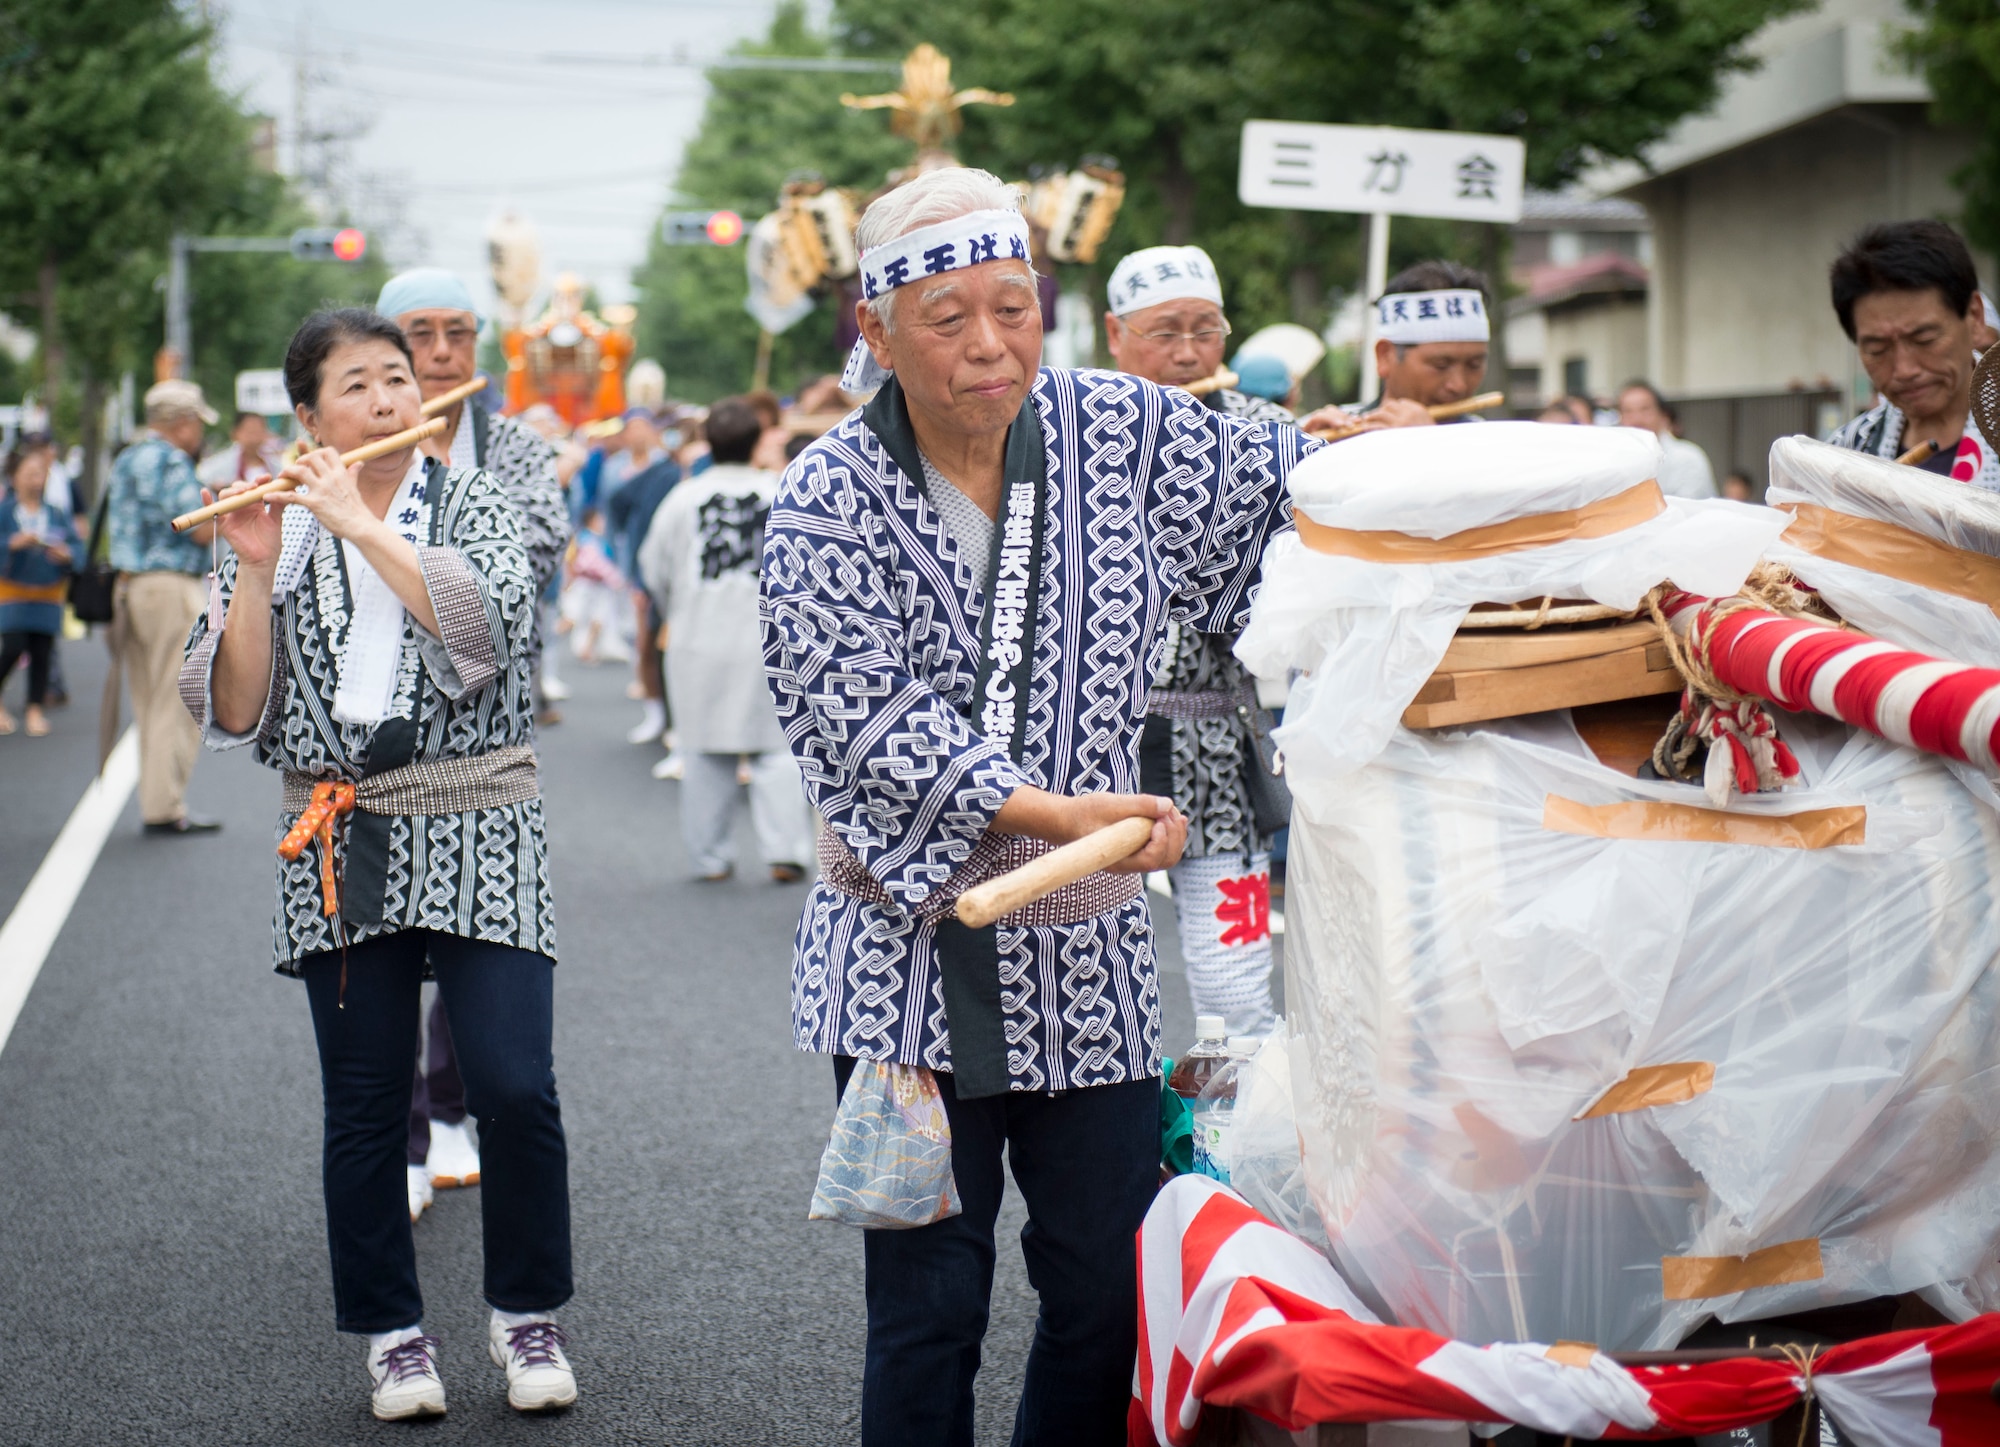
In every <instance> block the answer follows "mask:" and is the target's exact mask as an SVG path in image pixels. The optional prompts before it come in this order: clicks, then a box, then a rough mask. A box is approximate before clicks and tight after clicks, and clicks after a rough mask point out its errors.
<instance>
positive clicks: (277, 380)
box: [236, 367, 292, 417]
mask: <svg viewBox="0 0 2000 1447" xmlns="http://www.w3.org/2000/svg"><path fill="white" fill-rule="evenodd" d="M236 410H237V411H238V412H261V413H262V414H263V415H264V416H266V417H283V416H285V415H286V414H288V413H289V412H290V411H291V410H292V399H291V397H290V396H289V395H287V394H286V392H285V374H284V373H283V372H281V371H279V370H277V369H276V368H275V367H274V368H271V369H270V370H269V371H256V372H238V373H237V374H236Z"/></svg>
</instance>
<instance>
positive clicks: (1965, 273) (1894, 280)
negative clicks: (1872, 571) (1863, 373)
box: [1831, 221, 2000, 491]
mask: <svg viewBox="0 0 2000 1447" xmlns="http://www.w3.org/2000/svg"><path fill="white" fill-rule="evenodd" d="M1831 281H1832V289H1833V310H1834V314H1835V315H1836V316H1838V317H1839V318H1840V326H1841V330H1843V331H1845V332H1846V333H1847V335H1848V338H1849V340H1851V341H1852V342H1853V343H1854V345H1855V349H1856V350H1857V351H1859V352H1860V354H1861V365H1862V366H1863V367H1864V368H1865V369H1866V370H1867V372H1868V380H1869V381H1871V382H1873V383H1874V384H1875V390H1876V391H1877V392H1879V393H1880V394H1881V400H1880V401H1878V402H1877V403H1876V404H1875V405H1874V406H1873V407H1871V408H1869V409H1868V410H1867V411H1866V412H1863V413H1862V414H1861V415H1860V416H1859V417H1856V418H1855V419H1854V420H1853V421H1852V422H1849V423H1848V424H1847V425H1846V426H1845V427H1843V428H1841V429H1840V430H1839V431H1838V432H1836V433H1834V435H1833V437H1832V439H1831V440H1832V442H1833V443H1834V445H1835V446H1837V447H1849V448H1853V449H1854V450H1855V451H1857V452H1867V453H1872V454H1873V455H1874V456H1876V457H1891V458H1893V457H1898V456H1901V455H1902V454H1903V453H1905V452H1907V451H1909V450H1910V449H1911V448H1912V447H1915V446H1917V445H1918V444H1919V443H1923V442H1934V443H1936V444H1937V451H1936V452H1935V453H1934V454H1933V455H1932V456H1931V458H1930V459H1929V460H1928V461H1926V462H1924V463H1922V464H1921V466H1922V467H1923V468H1924V469H1925V470H1926V471H1929V472H1935V473H1937V474H1938V475H1939V476H1941V477H1949V478H1951V479H1953V480H1954V481H1956V482H1965V483H1971V484H1972V485H1973V486H1975V487H1983V488H1986V489H1988V490H1989V491H2000V458H1996V456H1995V443H1996V442H2000V439H1989V438H1987V437H1985V436H1984V435H1982V434H1981V433H1980V431H1979V427H1978V424H1977V422H1976V421H1975V420H1974V419H1973V418H1972V415H1971V413H1972V367H1973V363H1974V362H1975V361H1976V360H1977V358H1976V357H1975V354H1974V351H1973V348H1974V345H1975V342H1976V340H1979V339H1980V338H1979V337H1976V336H1975V329H1976V328H1981V327H1983V326H1984V324H1985V308H1986V303H1985V299H1984V298H1983V297H1982V296H1981V295H1980V294H1979V277H1978V274H1977V273H1976V272H1975V271H1974V270H1973V266H1972V253H1971V252H1970V251H1968V250H1967V249H1966V245H1965V242H1964V241H1963V240H1962V239H1961V238H1960V236H1959V234H1958V233H1957V232H1956V231H1954V230H1952V229H1951V228H1950V227H1949V226H1947V225H1945V224H1944V223H1943V222H1942V221H1891V222H1885V223H1884V224H1882V225H1879V226H1871V227H1869V228H1868V229H1867V230H1866V231H1864V232H1862V233H1861V234H1860V235H1859V236H1857V237H1855V238H1854V240H1853V242H1852V243H1850V244H1849V246H1848V248H1847V249H1846V250H1845V251H1843V252H1841V254H1840V256H1839V257H1838V259H1836V260H1835V261H1834V263H1833V272H1832V277H1831ZM1981 336H1983V333H1981Z"/></svg>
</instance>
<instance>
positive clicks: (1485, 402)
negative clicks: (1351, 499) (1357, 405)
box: [1313, 392, 1507, 442]
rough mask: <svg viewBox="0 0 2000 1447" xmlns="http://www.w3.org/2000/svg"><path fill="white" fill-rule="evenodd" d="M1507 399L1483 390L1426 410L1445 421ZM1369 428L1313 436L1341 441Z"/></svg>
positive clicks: (1346, 429) (1499, 393) (1502, 402)
mask: <svg viewBox="0 0 2000 1447" xmlns="http://www.w3.org/2000/svg"><path fill="white" fill-rule="evenodd" d="M1506 400H1507V394H1506V393H1505V392H1481V393H1480V394H1479V395H1478V396H1476V397H1466V398H1464V399H1462V400H1460V401H1457V402H1440V403H1438V404H1437V405H1436V406H1435V407H1426V408H1424V410H1425V411H1426V412H1428V413H1430V414H1431V420H1432V421H1435V422H1444V421H1447V420H1449V419H1450V418H1453V417H1465V416H1468V415H1470V414H1471V413H1474V412H1484V411H1485V410H1486V409H1487V408H1489V407H1499V406H1501V405H1503V404H1504V403H1505V402H1506ZM1367 430H1368V429H1367V428H1365V427H1349V428H1345V429H1343V430H1342V431H1339V432H1315V433H1314V434H1313V436H1315V437H1317V438H1319V439H1320V440H1321V441H1322V442H1339V441H1341V440H1342V439H1343V438H1348V437H1359V436H1360V435H1361V434H1362V433H1363V432H1366V431H1367Z"/></svg>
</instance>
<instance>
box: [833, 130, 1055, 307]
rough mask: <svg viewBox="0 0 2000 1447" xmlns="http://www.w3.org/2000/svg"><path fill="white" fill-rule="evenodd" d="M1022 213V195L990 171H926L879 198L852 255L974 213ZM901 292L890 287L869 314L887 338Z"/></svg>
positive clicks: (857, 233) (857, 236) (863, 222)
mask: <svg viewBox="0 0 2000 1447" xmlns="http://www.w3.org/2000/svg"><path fill="white" fill-rule="evenodd" d="M1020 209H1021V197H1020V193H1019V192H1017V191H1016V190H1015V189H1014V188H1013V187H1012V186H1010V185H1008V184H1007V183H1006V182H1005V181H1003V180H1001V179H1000V178H999V177H998V176H996V175H994V174H993V173H992V172H991V171H982V170H980V169H979V168H978V167H976V166H946V167H944V168H943V169H941V170H936V171H926V172H924V174H923V175H921V176H918V177H917V178H916V179H915V180H913V181H905V182H904V183H903V184H902V185H900V186H898V187H897V188H896V189H895V190H893V191H891V192H889V194H888V195H886V196H878V197H876V198H875V201H874V203H873V204H872V205H871V206H869V208H868V209H867V210H866V211H864V212H862V213H861V220H860V223H859V224H858V225H856V226H855V228H854V249H855V250H856V251H857V252H862V251H867V250H869V249H870V248H872V247H876V246H880V245H881V244H882V243H883V242H885V241H894V240H895V239H896V238H897V237H899V236H908V235H909V234H910V233H911V232H912V231H918V230H921V229H922V228H924V227H926V226H935V225H937V223H938V222H940V221H950V220H953V219H955V218H956V217H960V216H968V215H970V214H971V213H972V212H974V211H1016V212H1018V211H1019V210H1020ZM901 289H902V288H900V287H893V286H892V287H890V288H889V289H888V290H887V291H885V292H883V293H882V294H881V295H880V296H878V297H875V298H873V299H872V300H871V301H870V302H869V303H868V310H869V311H871V312H873V313H874V314H875V316H876V318H877V319H878V320H879V321H880V322H881V323H882V330H884V331H886V332H893V331H894V330H895V329H896V322H895V316H894V314H893V311H892V308H891V305H890V303H891V302H893V301H894V300H895V296H896V293H897V292H898V291H900V290H901Z"/></svg>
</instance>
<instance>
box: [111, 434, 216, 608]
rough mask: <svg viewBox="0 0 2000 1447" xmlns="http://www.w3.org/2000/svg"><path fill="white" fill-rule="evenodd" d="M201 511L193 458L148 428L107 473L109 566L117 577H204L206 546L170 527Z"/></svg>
mask: <svg viewBox="0 0 2000 1447" xmlns="http://www.w3.org/2000/svg"><path fill="white" fill-rule="evenodd" d="M200 506H201V484H200V482H198V481H197V480H196V479H195V475H194V459H193V458H191V457H189V456H188V455H187V454H186V453H185V452H183V451H181V449H180V448H178V447H176V446H175V445H174V444H173V443H171V442H169V441H167V439H166V438H164V437H162V436H161V435H160V434H159V433H157V432H154V431H152V430H150V429H149V430H148V431H147V432H146V435H145V436H143V437H141V438H140V439H139V440H138V441H137V442H135V443H133V444H132V445H131V446H130V447H128V448H126V449H125V451H124V452H123V453H121V454H119V457H118V461H117V463H116V464H115V465H114V466H113V467H112V469H111V501H110V504H109V506H108V508H107V512H108V513H109V518H110V527H111V566H112V567H114V568H116V569H117V570H118V571H119V572H121V573H206V572H207V571H208V547H207V545H206V544H203V543H198V542H196V541H195V540H194V539H193V538H192V537H190V536H186V535H183V534H181V533H177V532H175V531H174V528H173V520H174V519H175V518H176V517H178V516H180V515H181V514H182V513H185V512H192V511H194V509H196V508H198V507H200Z"/></svg>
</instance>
